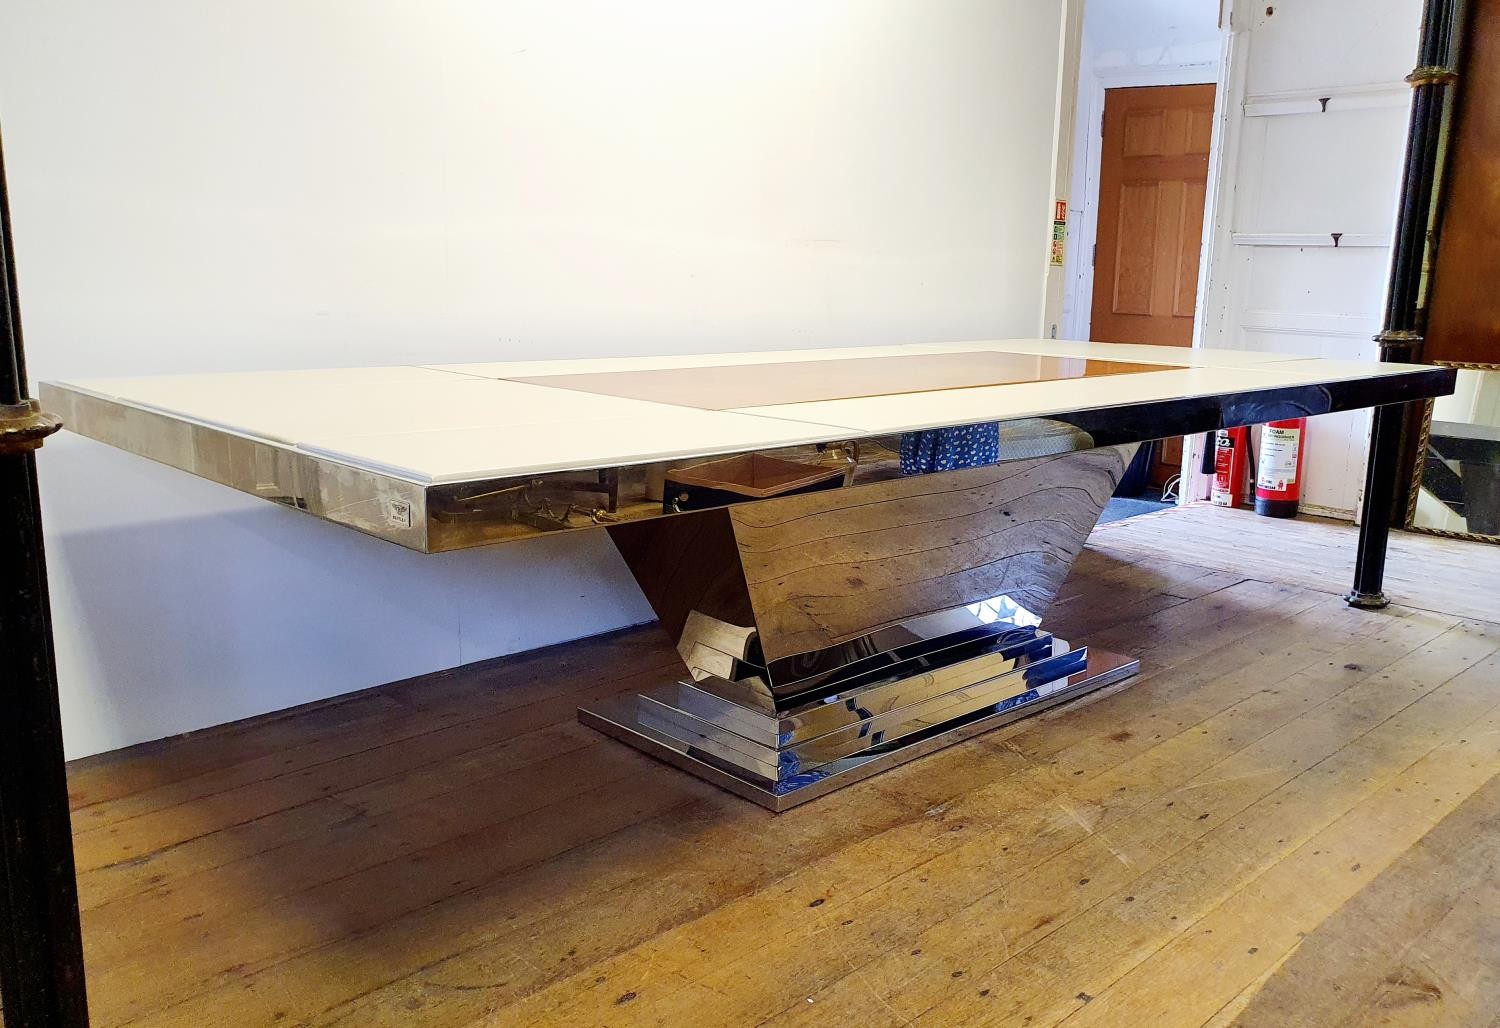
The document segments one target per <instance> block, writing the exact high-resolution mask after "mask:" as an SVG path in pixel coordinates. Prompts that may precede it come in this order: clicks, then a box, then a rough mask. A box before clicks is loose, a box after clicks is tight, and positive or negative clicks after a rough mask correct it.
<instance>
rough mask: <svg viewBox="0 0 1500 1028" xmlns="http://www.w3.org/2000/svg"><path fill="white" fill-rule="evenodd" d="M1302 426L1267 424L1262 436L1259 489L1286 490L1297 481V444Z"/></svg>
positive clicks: (1258, 475) (1256, 480) (1258, 477)
mask: <svg viewBox="0 0 1500 1028" xmlns="http://www.w3.org/2000/svg"><path fill="white" fill-rule="evenodd" d="M1301 436H1302V430H1301V429H1300V428H1273V427H1270V426H1267V427H1266V429H1265V430H1264V431H1263V432H1262V433H1261V436H1260V468H1259V472H1258V474H1257V475H1256V478H1255V487H1256V488H1257V489H1269V490H1272V491H1274V492H1278V493H1280V492H1286V490H1287V489H1288V488H1289V487H1290V486H1293V485H1295V484H1296V482H1297V445H1298V443H1300V442H1301Z"/></svg>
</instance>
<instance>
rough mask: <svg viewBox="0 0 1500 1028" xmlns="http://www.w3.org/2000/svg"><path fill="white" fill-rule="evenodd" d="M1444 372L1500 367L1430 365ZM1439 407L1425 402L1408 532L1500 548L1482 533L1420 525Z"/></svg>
mask: <svg viewBox="0 0 1500 1028" xmlns="http://www.w3.org/2000/svg"><path fill="white" fill-rule="evenodd" d="M1426 363H1429V364H1435V365H1438V366H1440V367H1444V368H1456V369H1457V370H1459V371H1494V372H1500V363H1491V362H1485V361H1479V362H1475V361H1441V360H1434V361H1427V362H1426ZM1436 406H1437V401H1435V400H1430V399H1429V400H1424V401H1422V429H1421V431H1420V432H1419V433H1418V434H1417V445H1416V446H1415V447H1414V459H1413V460H1412V467H1411V481H1410V487H1409V488H1408V489H1407V495H1406V523H1405V525H1404V527H1405V529H1406V530H1407V531H1408V532H1421V533H1422V534H1423V535H1435V536H1440V537H1442V538H1444V539H1466V540H1469V541H1471V542H1479V543H1490V544H1492V545H1500V537H1497V536H1493V535H1482V534H1480V533H1478V532H1454V531H1450V530H1448V529H1445V528H1429V527H1427V526H1425V525H1419V524H1417V499H1418V497H1419V495H1420V494H1421V491H1422V479H1423V477H1424V472H1425V471H1426V469H1427V446H1428V442H1429V441H1430V440H1431V438H1432V414H1433V410H1434V409H1435V408H1436Z"/></svg>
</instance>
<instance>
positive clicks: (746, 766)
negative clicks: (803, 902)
mask: <svg viewBox="0 0 1500 1028" xmlns="http://www.w3.org/2000/svg"><path fill="white" fill-rule="evenodd" d="M1048 668H1052V669H1053V673H1052V674H1048V673H1047V669H1048ZM1138 670H1140V662H1139V661H1137V660H1134V659H1132V658H1130V657H1124V656H1121V655H1119V654H1117V653H1110V652H1107V651H1104V650H1090V649H1086V648H1083V649H1077V650H1072V649H1068V648H1067V647H1066V646H1065V645H1060V646H1058V647H1057V648H1056V650H1055V652H1054V654H1053V656H1051V657H1044V658H1041V659H1037V660H1034V661H1033V662H1032V663H1031V664H1030V665H1027V664H1026V663H1025V662H1024V660H1023V661H1021V663H1020V666H1017V667H1013V668H1012V669H1010V670H1008V671H1005V672H1003V673H1001V674H999V675H996V676H995V677H993V678H990V679H987V680H985V681H981V682H975V683H970V684H968V685H965V686H963V687H961V688H960V689H958V690H954V691H953V692H950V693H947V694H944V695H942V696H938V697H931V698H929V699H926V700H924V701H922V702H919V703H914V704H911V705H910V706H908V707H904V708H898V709H896V710H892V711H887V712H884V713H881V714H879V715H876V716H873V717H867V718H866V719H865V720H864V721H863V722H862V723H860V722H857V723H856V724H855V725H853V726H848V727H844V728H841V729H836V730H834V731H832V732H829V733H826V734H824V735H822V736H817V737H814V738H812V739H805V740H801V741H799V740H797V739H796V738H794V737H793V735H792V734H790V733H789V734H788V735H786V736H784V737H782V738H781V739H779V740H778V741H779V742H781V745H772V746H767V745H766V744H765V741H757V740H756V739H753V738H747V737H745V736H742V735H740V734H738V732H734V731H731V730H730V729H729V728H728V727H725V725H726V721H725V720H724V719H720V718H715V719H714V720H713V721H707V720H704V719H703V718H699V717H697V716H696V715H695V714H693V713H689V712H688V711H687V710H684V709H682V705H681V704H680V703H674V702H673V699H674V697H675V698H676V699H678V700H686V699H690V698H691V695H692V691H693V690H694V688H695V687H694V686H693V684H692V683H690V682H684V683H680V684H679V686H677V687H675V688H672V689H663V690H659V691H657V692H654V693H649V694H639V695H638V694H628V693H627V694H623V695H620V696H616V697H613V698H611V699H609V700H605V701H603V702H600V703H597V704H595V705H594V706H592V707H587V708H582V709H580V710H579V711H578V720H579V721H581V722H582V723H583V724H585V725H588V726H589V727H591V728H595V729H597V730H599V731H601V732H603V733H604V734H606V735H609V736H612V737H614V738H616V739H619V740H620V741H621V742H624V743H627V744H629V745H631V746H634V747H635V748H636V749H639V750H642V751H643V752H645V753H649V754H650V755H652V756H653V757H656V758H658V759H660V760H663V761H666V762H667V763H669V764H672V765H675V766H676V767H679V768H682V769H683V770H685V771H688V772H689V773H691V774H694V775H697V776H698V777H699V778H702V779H705V780H706V781H709V782H712V783H713V784H714V785H717V786H719V787H720V788H723V789H727V790H728V791H730V792H732V793H734V794H736V795H738V796H742V797H744V798H745V799H748V800H752V801H753V802H755V803H758V804H760V805H761V806H763V807H765V808H767V809H768V810H773V811H778V812H779V811H783V810H787V809H789V808H791V807H795V806H797V805H798V804H801V803H806V802H807V801H808V800H813V799H817V798H818V797H819V796H823V795H825V794H827V793H829V792H832V791H833V790H835V789H841V788H843V787H844V786H846V785H852V784H853V783H855V782H858V781H860V780H862V779H865V778H868V777H870V776H871V775H874V774H878V773H880V772H881V771H886V770H889V769H890V768H893V767H897V766H899V765H901V764H905V763H907V762H908V761H911V760H915V759H917V758H918V757H922V756H926V755H927V754H929V753H932V752H934V751H935V750H939V749H942V748H943V747H945V746H951V745H953V744H954V743H957V742H962V741H963V740H965V739H969V738H971V737H973V736H975V735H978V734H980V733H981V732H987V731H989V730H990V729H992V728H998V727H999V726H1001V725H1004V724H1009V723H1010V722H1012V721H1015V720H1017V719H1019V718H1023V717H1026V716H1028V715H1030V714H1034V713H1037V712H1038V711H1041V710H1045V709H1047V708H1048V707H1052V706H1056V705H1057V704H1059V703H1064V702H1066V701H1068V700H1071V699H1074V698H1076V697H1079V696H1082V695H1084V694H1085V693H1088V692H1092V691H1093V690H1095V689H1100V688H1103V687H1104V686H1107V685H1112V684H1114V683H1116V682H1120V681H1123V680H1125V679H1127V678H1129V677H1130V676H1132V675H1134V674H1135V673H1136V672H1137V671H1138ZM1039 672H1040V673H1039ZM997 697H1003V698H997ZM840 705H841V706H846V705H845V704H840ZM857 706H858V704H857V702H856V701H855V700H854V699H852V698H851V699H850V700H849V702H848V704H847V709H855V708H856V707H857ZM703 712H704V711H703V710H702V709H701V708H700V709H699V713H703ZM877 725H880V726H884V727H877ZM850 727H852V728H853V729H854V732H853V738H852V739H851V738H850V737H849V736H850ZM887 730H889V731H890V734H891V735H894V736H896V737H895V738H893V739H892V740H891V741H884V738H883V737H884V736H885V735H886V731H887ZM898 733H904V734H898ZM751 734H752V735H754V734H756V733H754V732H753V731H752V732H751ZM812 758H822V759H821V762H817V763H814V760H813V759H812ZM804 760H806V763H803V761H804ZM809 765H811V766H809Z"/></svg>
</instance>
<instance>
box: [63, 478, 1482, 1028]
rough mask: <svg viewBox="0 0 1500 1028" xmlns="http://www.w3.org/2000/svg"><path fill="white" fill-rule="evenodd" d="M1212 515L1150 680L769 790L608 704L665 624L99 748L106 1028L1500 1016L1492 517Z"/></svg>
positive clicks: (1085, 631) (1077, 632) (1182, 523)
mask: <svg viewBox="0 0 1500 1028" xmlns="http://www.w3.org/2000/svg"><path fill="white" fill-rule="evenodd" d="M1353 537H1354V533H1353V530H1352V529H1350V528H1348V527H1347V526H1340V525H1335V524H1332V523H1328V522H1318V521H1296V522H1290V523H1288V522H1275V521H1270V520H1268V519H1262V518H1256V517H1254V516H1252V515H1248V514H1242V513H1239V512H1230V511H1222V510H1217V509H1213V508H1207V507H1201V508H1196V507H1195V508H1185V509H1177V510H1169V511H1165V512H1163V513H1160V514H1154V515H1146V516H1142V517H1137V518H1133V519H1129V520H1126V521H1122V522H1117V523H1115V524H1112V525H1109V526H1106V527H1104V528H1102V529H1100V530H1098V531H1096V532H1095V534H1094V536H1093V537H1092V538H1091V540H1090V543H1089V547H1088V549H1087V550H1086V551H1085V552H1084V553H1083V555H1082V556H1081V557H1080V559H1079V560H1078V563H1077V566H1076V568H1075V571H1074V573H1073V575H1072V577H1071V578H1070V579H1069V580H1068V582H1067V583H1065V585H1064V586H1063V588H1062V591H1061V593H1060V594H1059V598H1058V601H1057V604H1056V607H1055V609H1054V611H1053V612H1052V614H1051V616H1050V617H1049V621H1048V627H1049V628H1050V629H1052V630H1053V631H1055V632H1057V633H1058V634H1059V635H1062V636H1064V637H1065V638H1069V639H1072V640H1076V641H1077V642H1088V643H1090V644H1094V645H1099V646H1103V647H1106V648H1110V649H1116V650H1120V651H1123V652H1129V653H1132V654H1136V655H1138V656H1139V657H1140V658H1141V661H1142V673H1141V674H1140V675H1139V676H1137V678H1135V679H1134V680H1132V681H1131V682H1130V683H1128V684H1126V685H1123V686H1120V687H1115V688H1112V689H1109V690H1105V691H1103V692H1101V693H1097V694H1094V695H1093V696H1090V697H1087V698H1086V699H1085V700H1084V701H1082V702H1080V703H1076V704H1073V705H1070V706H1068V707H1064V708H1058V709H1055V710H1052V711H1049V712H1047V713H1045V714H1044V715H1042V716H1039V717H1036V718H1032V719H1028V720H1026V721H1022V722H1017V723H1015V724H1012V725H1009V726H1007V727H1005V728H1002V729H999V730H997V731H995V732H992V733H989V734H987V735H984V736H980V737H978V738H975V739H973V740H970V741H969V742H966V743H964V744H961V745H958V746H955V747H952V748H950V749H948V750H945V751H942V752H940V753H937V754H935V755H933V756H931V757H929V758H926V759H924V760H922V761H918V762H916V763H913V764H911V765H907V766H905V767H902V768H899V769H896V770H894V771H891V772H888V773H886V774H883V775H879V776H877V777H875V778H872V779H870V780H868V781H866V782H864V783H861V784H859V785H856V786H854V787H851V788H849V789H846V790H843V791H840V792H838V793H835V794H833V795H831V796H829V797H826V798H824V799H821V800H819V801H817V802H815V803H811V804H808V805H806V806H804V807H800V808H797V809H795V810H793V811H791V812H788V813H787V814H783V815H780V816H775V815H771V814H769V813H767V812H765V811H763V810H761V809H760V808H758V807H754V806H752V805H750V804H747V803H745V802H743V801H741V800H738V799H736V798H735V797H732V796H729V795H727V794H724V793H722V792H719V791H718V790H716V789H714V788H712V787H710V786H708V785H706V784H704V783H702V782H699V781H697V780H695V779H693V778H690V777H688V776H686V775H683V774H681V773H679V772H677V771H675V770H673V769H671V768H668V767H665V766H663V765H660V764H657V763H655V762H653V761H651V760H649V759H648V758H646V757H644V756H642V755H640V754H638V753H636V752H634V751H632V750H629V749H628V748H625V747H622V746H620V745H618V744H616V743H614V742H612V741H610V740H607V739H604V738H602V737H600V736H597V735H595V734H594V733H592V732H590V731H588V730H586V729H583V728H582V727H581V726H579V725H577V724H576V723H575V721H574V720H573V710H574V708H575V707H576V706H577V705H578V704H579V703H580V702H584V701H586V700H588V699H589V698H592V697H597V696H600V695H605V694H607V693H609V692H611V691H614V690H618V689H622V688H630V687H638V686H640V685H641V684H642V683H645V682H651V681H656V680H657V679H659V678H663V677H665V676H666V675H668V674H670V673H671V672H672V669H673V667H674V661H675V656H674V655H673V654H672V652H671V651H670V648H669V647H668V646H667V645H666V643H665V641H664V640H663V639H661V638H659V637H658V634H657V633H656V631H655V630H654V628H652V627H647V628H643V629H636V630H630V631H626V632H622V633H615V634H613V635H610V636H606V637H599V638H595V639H590V640H584V641H582V642H579V643H573V644H568V645H566V646H561V647H553V648H550V649H548V650H542V651H535V652H533V653H529V654H522V655H518V656H516V657H513V658H507V659H505V660H500V661H490V662H486V663H485V664H483V665H475V666H472V667H469V668H463V669H458V670H456V671H452V672H445V673H442V674H439V675H433V676H427V677H425V678H422V679H414V680H411V681H407V682H400V683H395V684H393V685H390V686H386V687H382V688H380V689H374V690H368V691H366V692H363V693H358V694H355V695H352V696H349V697H343V698H340V699H336V700H332V701H325V702H322V703H318V704H314V705H310V706H308V707H305V708H300V709H298V710H294V711H289V712H283V713H281V714H278V715H274V716H272V717H268V718H262V719H256V720H253V721H250V722H244V723H240V724H236V725H230V726H224V727H222V728H218V729H212V730H210V731H207V732H203V733H197V734H195V735H192V736H186V737H182V738H179V739H173V740H167V741H164V742H161V743H153V744H150V745H147V746H143V747H138V748H135V749H133V750H129V751H123V752H121V753H116V754H110V755H107V756H104V757H100V758H93V759H90V760H87V761H81V762H78V763H77V764H75V765H74V766H73V767H72V768H71V769H70V788H71V793H72V797H73V802H74V808H75V814H74V816H75V835H76V839H77V847H78V855H79V868H80V892H81V898H82V903H83V906H84V932H85V950H86V955H87V959H88V968H89V986H90V999H91V1005H92V1009H93V1013H94V1018H95V1023H97V1024H101V1025H121V1024H132V1025H184V1026H189V1025H190V1026H195V1028H196V1026H200V1025H204V1024H235V1025H262V1024H266V1025H272V1024H275V1025H297V1024H304V1025H341V1026H349V1028H355V1026H358V1028H364V1026H378V1025H412V1024H421V1025H437V1026H442V1025H451V1026H455V1028H457V1026H467V1025H481V1024H482V1025H512V1024H513V1025H541V1024H555V1025H568V1026H575V1025H635V1024H642V1025H644V1024H691V1025H720V1024H723V1025H741V1024H744V1025H756V1024H776V1025H787V1024H793V1023H799V1024H808V1025H839V1024H858V1025H861V1026H862V1028H864V1026H871V1025H885V1024H892V1025H894V1024H910V1023H914V1022H915V1023H920V1024H933V1025H949V1024H1024V1025H1046V1024H1059V1023H1063V1022H1066V1023H1068V1024H1069V1025H1074V1026H1078V1025H1085V1024H1099V1025H1111V1026H1113V1025H1152V1026H1155V1025H1215V1026H1221V1025H1223V1026H1227V1025H1230V1024H1235V1023H1241V1024H1245V1025H1255V1026H1260V1025H1302V1024H1306V1025H1314V1024H1317V1025H1324V1024H1330V1025H1331V1024H1348V1025H1354V1024H1365V1023H1371V1022H1375V1021H1380V1022H1382V1023H1400V1024H1408V1023H1410V1024H1450V1023H1451V1024H1489V1023H1490V1020H1491V1019H1492V1018H1493V1017H1494V1014H1495V1009H1496V1004H1497V1003H1500V974H1497V972H1496V966H1497V963H1496V961H1495V959H1494V955H1493V954H1494V952H1495V949H1496V946H1497V944H1500V930H1497V928H1496V924H1497V921H1496V918H1495V917H1494V910H1495V908H1496V905H1497V904H1500V893H1497V888H1500V887H1497V886H1496V884H1495V883H1496V881H1500V879H1497V877H1496V874H1495V872H1496V870H1497V860H1500V774H1497V772H1500V625H1496V624H1494V623H1492V622H1493V621H1500V599H1497V596H1496V583H1497V582H1500V548H1495V547H1484V546H1480V545H1477V544H1465V543H1458V542H1449V541H1444V540H1436V539H1431V538H1427V537H1415V536H1398V537H1397V538H1396V540H1395V541H1394V544H1393V547H1392V553H1391V564H1390V571H1389V573H1388V585H1389V588H1390V591H1391V592H1392V594H1393V595H1394V596H1395V598H1396V599H1397V600H1398V601H1399V605H1398V606H1395V607H1392V608H1391V609H1390V610H1388V611H1385V612H1380V613H1366V612H1359V611H1353V610H1350V609H1349V608H1348V607H1347V606H1345V605H1344V604H1343V602H1342V601H1341V600H1340V598H1339V596H1338V593H1339V592H1340V591H1341V590H1342V589H1343V588H1345V587H1346V585H1347V580H1348V578H1349V568H1350V566H1351V564H1352V554H1353V548H1354V538H1353Z"/></svg>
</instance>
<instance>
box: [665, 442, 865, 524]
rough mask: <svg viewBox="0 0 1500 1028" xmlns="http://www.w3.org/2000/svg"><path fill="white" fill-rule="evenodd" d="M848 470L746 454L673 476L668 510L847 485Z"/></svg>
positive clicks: (668, 488) (668, 479)
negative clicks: (845, 477) (846, 472)
mask: <svg viewBox="0 0 1500 1028" xmlns="http://www.w3.org/2000/svg"><path fill="white" fill-rule="evenodd" d="M844 472H845V468H844V466H843V465H839V466H837V467H829V466H827V465H824V464H800V463H797V462H796V461H790V460H781V459H780V458H778V457H767V456H764V455H762V454H759V453H746V454H741V455H740V456H738V457H725V458H723V459H721V460H711V461H706V462H704V463H702V464H694V465H692V466H691V467H686V468H675V469H673V470H671V471H668V472H667V476H666V483H665V486H664V488H663V490H662V510H663V511H665V512H667V513H671V512H674V511H689V510H703V509H705V508H709V507H722V506H724V505H726V504H730V503H740V502H742V501H744V500H764V499H767V498H768V497H772V496H791V495H793V494H794V493H811V492H817V491H819V490H821V489H837V488H839V487H840V486H842V485H843V484H844Z"/></svg>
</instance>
